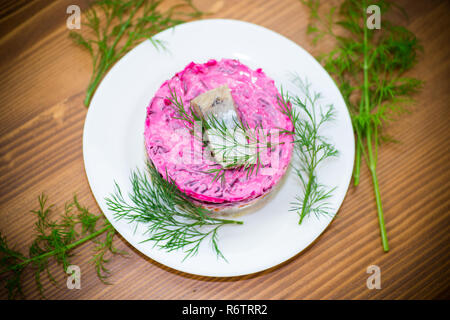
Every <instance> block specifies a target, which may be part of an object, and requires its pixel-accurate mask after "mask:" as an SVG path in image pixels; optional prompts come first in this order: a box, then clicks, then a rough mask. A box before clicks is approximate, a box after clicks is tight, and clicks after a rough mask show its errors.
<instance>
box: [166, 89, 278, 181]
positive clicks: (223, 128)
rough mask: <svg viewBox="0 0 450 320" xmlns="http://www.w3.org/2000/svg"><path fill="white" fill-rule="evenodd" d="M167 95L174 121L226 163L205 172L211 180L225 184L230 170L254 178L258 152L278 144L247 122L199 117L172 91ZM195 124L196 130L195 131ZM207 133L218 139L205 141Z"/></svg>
mask: <svg viewBox="0 0 450 320" xmlns="http://www.w3.org/2000/svg"><path fill="white" fill-rule="evenodd" d="M169 90H170V96H169V97H167V98H166V99H167V100H168V101H169V103H170V105H171V106H172V107H173V109H174V110H175V111H176V115H175V116H174V119H179V120H182V121H183V123H184V125H185V127H186V128H187V129H188V130H189V131H190V133H191V134H192V135H193V136H194V138H195V139H198V140H199V141H201V142H202V143H203V145H204V146H207V145H208V144H209V145H210V146H211V150H214V151H215V152H216V154H215V155H216V156H218V157H220V158H222V159H224V160H226V162H227V164H225V165H224V164H222V165H220V164H217V165H214V168H211V169H209V170H208V171H207V173H214V174H215V175H214V177H213V181H216V180H218V179H221V180H222V181H223V182H224V179H225V172H226V170H229V169H237V170H241V171H244V172H246V175H247V177H249V176H251V175H252V174H255V175H257V174H258V171H259V169H260V167H261V152H263V151H264V150H267V149H270V148H273V147H275V146H277V145H278V144H281V143H279V142H271V141H269V139H268V133H267V132H265V130H264V128H263V127H262V126H257V127H255V128H251V127H250V126H249V125H248V124H247V123H245V122H243V121H239V120H237V119H233V123H232V125H230V124H227V123H226V122H225V121H224V120H223V119H219V118H217V117H215V116H214V115H209V116H207V117H206V118H202V117H200V116H199V115H197V114H196V112H195V111H194V110H193V109H191V108H186V107H185V105H184V103H183V101H182V99H181V98H180V97H178V95H177V93H176V91H175V90H173V89H172V88H169ZM195 124H198V127H199V129H196V128H195ZM204 130H208V135H209V136H215V137H216V138H217V139H213V141H206V139H204V135H203V132H204Z"/></svg>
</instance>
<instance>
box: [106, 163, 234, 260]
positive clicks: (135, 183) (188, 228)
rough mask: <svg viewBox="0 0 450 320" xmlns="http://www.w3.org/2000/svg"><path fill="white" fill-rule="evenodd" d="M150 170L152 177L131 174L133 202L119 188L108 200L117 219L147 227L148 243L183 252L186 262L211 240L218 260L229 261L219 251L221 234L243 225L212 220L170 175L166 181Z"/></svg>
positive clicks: (129, 196)
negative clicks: (227, 229) (218, 236)
mask: <svg viewBox="0 0 450 320" xmlns="http://www.w3.org/2000/svg"><path fill="white" fill-rule="evenodd" d="M147 169H148V174H149V176H150V177H148V176H147V174H146V173H145V172H142V171H140V170H136V171H134V172H133V173H132V174H131V177H130V181H131V184H132V191H131V192H130V193H129V194H128V198H129V201H127V200H126V199H125V197H124V196H123V194H122V191H121V189H120V187H119V186H118V185H117V184H116V190H115V192H114V193H113V194H111V195H110V197H108V198H106V203H107V205H108V208H109V209H110V210H111V211H113V213H114V217H115V219H117V220H121V219H124V220H126V221H128V222H129V223H133V222H134V223H137V224H144V225H145V226H146V228H147V229H146V234H147V235H148V238H147V240H146V241H150V242H153V245H154V246H157V247H158V248H160V249H163V250H165V251H167V252H171V251H176V250H183V252H184V253H185V254H186V255H185V257H184V259H186V258H188V257H191V256H193V255H195V254H196V253H197V252H198V249H199V248H200V245H201V243H202V242H203V241H204V240H206V239H210V241H211V247H212V249H213V251H214V252H215V253H216V255H217V257H220V258H223V259H224V260H225V257H224V256H223V254H222V252H221V251H220V249H219V247H218V243H217V240H218V238H217V231H218V230H219V229H220V228H221V227H223V226H224V225H227V224H242V221H236V220H226V219H219V218H214V217H212V216H211V212H209V211H208V210H207V209H204V208H202V207H200V206H198V205H196V204H194V203H192V202H191V201H189V200H188V199H187V198H186V196H185V195H184V194H183V193H182V192H181V191H180V190H179V189H178V187H177V186H176V185H175V183H174V181H173V180H171V178H170V177H169V176H168V175H167V173H166V178H163V177H162V176H161V175H160V173H159V172H158V171H157V170H156V168H155V167H154V166H153V165H152V164H150V163H148V164H147Z"/></svg>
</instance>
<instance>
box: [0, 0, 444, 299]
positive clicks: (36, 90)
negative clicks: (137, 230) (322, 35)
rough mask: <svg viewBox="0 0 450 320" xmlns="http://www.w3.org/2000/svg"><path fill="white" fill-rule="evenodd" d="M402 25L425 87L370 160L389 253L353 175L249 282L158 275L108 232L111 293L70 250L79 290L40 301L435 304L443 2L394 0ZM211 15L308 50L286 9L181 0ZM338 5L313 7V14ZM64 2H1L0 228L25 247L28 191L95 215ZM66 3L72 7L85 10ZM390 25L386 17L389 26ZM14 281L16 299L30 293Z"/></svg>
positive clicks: (54, 289) (85, 67)
mask: <svg viewBox="0 0 450 320" xmlns="http://www.w3.org/2000/svg"><path fill="white" fill-rule="evenodd" d="M398 2H399V4H401V5H402V6H403V7H405V9H406V11H407V12H408V15H409V20H408V21H407V22H406V23H405V24H406V25H407V26H408V27H409V28H411V29H412V30H413V31H414V32H415V33H416V34H417V36H418V37H419V39H420V40H421V41H422V44H423V45H424V53H423V54H422V55H421V57H420V62H419V64H418V65H417V67H416V68H415V69H414V70H413V71H412V72H411V73H410V75H411V76H415V77H419V78H421V79H423V80H424V81H425V86H424V88H423V90H422V92H421V93H420V94H419V95H418V96H417V97H416V98H417V102H416V104H415V105H414V107H413V112H412V113H411V114H410V115H406V116H404V117H403V118H402V119H401V120H400V121H398V122H396V123H395V124H394V125H392V126H391V127H390V128H389V130H388V133H389V134H390V135H393V136H394V137H395V138H397V139H398V140H400V141H401V143H399V144H392V143H391V144H386V145H384V146H383V147H382V148H381V149H380V154H379V179H380V186H381V190H382V198H383V205H384V209H385V218H386V224H387V231H388V235H389V240H390V245H391V251H390V252H389V253H383V251H382V249H381V244H380V239H379V230H378V223H377V219H376V208H375V203H374V199H373V191H372V186H371V182H370V180H369V178H370V177H369V175H368V172H367V170H366V169H364V170H363V172H362V176H361V185H360V186H358V187H357V188H353V187H351V188H350V190H349V192H348V194H347V196H346V198H345V201H344V203H343V205H342V207H341V209H340V211H339V214H338V217H337V218H336V219H335V220H334V221H333V223H332V224H331V225H330V227H329V228H328V229H327V230H326V232H325V233H324V234H323V235H322V236H320V237H319V238H318V239H317V240H316V241H315V242H314V244H313V245H311V246H310V247H309V248H307V249H306V250H304V251H303V252H302V253H300V254H298V255H297V256H296V257H294V258H292V259H290V260H289V261H287V262H285V263H283V264H282V265H280V266H278V267H275V268H272V269H270V270H266V271H263V272H260V273H258V274H254V275H247V276H243V277H234V278H231V279H228V278H207V277H199V276H192V275H188V274H184V273H181V272H178V271H175V270H172V269H170V268H167V267H165V266H163V265H161V264H159V263H157V262H154V261H152V260H151V259H149V258H147V257H145V256H143V255H142V254H140V253H138V252H137V251H136V250H134V249H133V248H132V247H131V246H130V245H129V244H127V242H126V241H125V240H124V239H123V238H121V237H119V238H118V239H117V241H116V242H117V246H118V248H119V249H122V250H126V251H128V252H129V257H128V258H126V259H125V258H121V257H115V258H114V259H113V261H112V262H111V263H110V265H109V266H110V268H111V272H112V277H111V279H110V280H111V282H113V283H114V284H113V285H112V286H106V285H103V284H102V283H101V282H100V281H99V280H98V278H97V276H96V274H95V271H94V269H93V267H92V265H91V264H90V262H89V259H90V256H91V252H92V249H93V245H92V244H87V245H84V246H82V247H80V248H78V249H77V250H76V256H75V258H74V261H73V262H74V263H76V264H78V265H79V266H80V267H81V270H82V289H81V290H68V289H67V288H66V286H65V279H66V276H65V274H63V272H62V270H61V268H60V267H59V266H56V265H52V266H51V270H54V271H55V274H56V275H57V280H58V281H59V284H58V285H57V286H54V285H52V284H51V283H49V282H48V281H47V280H46V279H45V277H44V287H45V292H46V296H47V297H48V298H50V299H79V298H82V299H320V298H330V299H380V298H383V299H387V298H391V299H417V298H425V299H433V298H440V299H442V298H447V299H448V298H449V297H450V291H449V279H450V272H449V270H450V268H449V261H450V260H449V258H450V254H449V253H450V250H449V249H450V248H449V234H450V232H449V231H450V228H449V227H450V223H449V222H450V220H449V211H450V210H449V209H450V199H449V188H450V183H449V178H450V176H449V172H450V164H449V163H450V161H449V160H450V159H449V151H450V143H449V141H450V135H449V129H448V120H449V119H450V117H449V115H450V114H449V107H448V101H449V100H450V94H449V92H450V90H449V89H450V88H449V71H450V66H449V61H450V59H449V58H450V56H449V53H450V51H449V45H448V39H449V29H450V23H449V20H448V17H447V15H448V12H449V9H450V4H449V2H447V1H435V0H433V1H406V0H402V1H398ZM195 3H196V4H198V6H199V7H200V8H201V9H203V10H212V11H217V13H216V14H214V15H212V16H211V17H220V18H231V19H239V20H244V21H249V22H253V23H256V24H259V25H262V26H264V27H267V28H269V29H272V30H274V31H276V32H279V33H281V34H283V35H284V36H286V37H288V38H290V39H292V40H293V41H295V42H296V43H298V44H300V45H301V46H303V47H304V48H305V49H306V50H308V51H310V52H311V53H312V54H318V53H320V52H323V51H324V50H327V49H328V48H329V47H330V44H329V43H326V42H324V43H320V44H318V45H317V46H313V45H312V44H311V42H310V38H309V37H308V36H307V35H306V32H305V31H306V27H307V23H308V11H307V10H306V8H305V7H303V6H302V5H301V4H300V3H299V1H296V0H283V1H277V0H253V1H240V0H227V1H223V0H220V1H215V2H211V1H207V0H201V1H200V0H199V1H195ZM337 3H339V1H327V2H326V3H325V4H324V9H325V10H326V9H327V8H328V7H330V6H331V5H335V4H337ZM69 4H72V2H71V1H65V0H61V1H56V2H48V1H43V0H34V1H32V2H25V1H17V2H11V1H9V2H5V3H4V5H2V6H1V7H0V30H1V31H0V36H1V38H0V72H1V75H2V77H1V78H0V106H1V107H0V108H1V113H0V214H1V218H0V230H1V232H2V234H4V235H5V236H7V237H8V239H9V242H10V243H11V244H14V245H15V247H17V248H18V249H21V250H26V248H27V246H28V245H29V244H30V242H31V239H32V232H31V231H32V229H33V224H34V218H33V216H32V215H31V214H30V213H29V210H31V209H35V208H36V205H37V196H38V195H39V194H40V193H41V192H46V193H47V194H48V195H49V196H50V201H51V202H52V203H56V204H57V208H59V209H62V208H63V205H64V203H65V202H66V201H68V200H70V199H71V197H72V195H73V194H74V193H75V192H76V193H77V194H78V197H79V200H80V202H82V203H85V204H87V205H88V206H89V207H90V208H91V209H92V210H94V211H99V208H98V206H97V204H96V202H95V199H94V198H93V196H92V194H91V192H90V189H89V185H88V182H87V179H86V175H85V173H84V164H83V155H82V133H83V125H84V119H85V116H86V108H85V107H84V106H83V104H82V102H83V98H84V93H85V88H86V85H87V82H88V80H89V76H90V66H91V61H90V57H89V55H88V54H87V53H86V52H84V51H83V50H81V49H80V48H78V47H77V46H75V45H74V44H73V43H72V42H71V40H70V39H68V30H67V29H66V26H65V19H66V13H65V8H66V7H67V6H68V5H69ZM80 5H82V6H86V5H87V1H81V2H80ZM398 18H400V17H398ZM372 264H376V265H379V266H380V268H381V274H382V289H381V290H368V289H367V287H366V279H367V277H368V274H367V273H366V268H367V267H368V266H369V265H372ZM33 282H34V279H33V275H32V274H31V273H29V272H28V273H26V274H25V277H24V290H25V295H26V296H27V298H31V299H38V298H40V296H39V293H38V291H37V290H36V287H35V285H34V283H33ZM5 297H6V292H5V290H3V289H1V290H0V298H5Z"/></svg>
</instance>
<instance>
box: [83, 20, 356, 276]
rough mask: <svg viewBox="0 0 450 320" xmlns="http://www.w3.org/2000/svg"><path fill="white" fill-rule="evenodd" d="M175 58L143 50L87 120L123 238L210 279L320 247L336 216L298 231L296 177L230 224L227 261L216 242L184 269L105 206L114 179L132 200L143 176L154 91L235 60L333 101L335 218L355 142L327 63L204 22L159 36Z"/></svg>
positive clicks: (112, 74) (96, 185)
mask: <svg viewBox="0 0 450 320" xmlns="http://www.w3.org/2000/svg"><path fill="white" fill-rule="evenodd" d="M155 38H156V39H158V40H161V41H164V43H165V45H166V47H167V50H166V51H164V50H156V49H155V47H154V46H153V45H152V44H151V43H150V41H145V42H143V43H142V44H140V45H138V46H137V47H136V48H134V49H133V50H132V51H131V52H129V53H128V54H127V55H126V56H125V57H123V58H122V59H121V60H120V61H119V62H117V63H116V64H115V66H114V67H113V68H112V69H111V70H110V71H109V73H108V74H107V75H106V77H105V78H104V79H103V81H102V83H101V84H100V86H99V87H98V89H97V91H96V93H95V95H94V97H93V99H92V102H91V105H90V107H89V111H88V113H87V116H86V122H85V126H84V136H83V154H84V163H85V168H86V174H87V177H88V180H89V184H90V186H91V189H92V192H93V194H94V196H95V198H96V200H97V202H98V204H99V205H100V208H101V209H102V210H103V213H104V214H105V216H106V217H107V218H108V220H109V221H110V222H111V223H112V224H113V226H114V227H115V228H116V230H117V231H118V232H119V233H120V234H121V235H122V236H123V237H124V238H125V239H126V240H127V241H128V242H129V243H130V244H131V245H132V246H134V247H135V248H136V249H138V250H139V251H141V252H142V253H143V254H145V255H147V256H148V257H150V258H152V259H153V260H155V261H158V262H159V263H162V264H164V265H166V266H169V267H171V268H174V269H177V270H180V271H183V272H187V273H191V274H197V275H203V276H218V277H229V276H238V275H244V274H249V273H254V272H258V271H262V270H264V269H267V268H270V267H273V266H276V265H278V264H280V263H282V262H283V261H286V260H288V259H289V258H291V257H293V256H295V255H296V254H298V253H299V252H300V251H302V250H303V249H304V248H306V247H307V246H308V245H309V244H310V243H312V242H313V241H314V239H316V238H317V237H318V236H319V235H320V234H321V233H322V232H323V231H324V230H325V228H326V227H327V226H328V224H329V223H330V221H331V220H332V217H319V218H316V217H315V216H313V215H311V216H310V217H308V218H306V219H304V221H303V223H302V224H301V225H299V224H298V220H299V217H298V214H297V213H295V212H292V211H289V209H290V207H291V204H290V203H291V202H292V201H294V198H295V196H297V195H299V194H300V192H302V189H301V187H300V184H299V182H298V181H297V179H296V178H295V174H293V171H292V170H290V171H289V172H288V176H287V179H285V180H284V182H283V184H282V186H281V188H280V189H279V191H278V192H276V193H275V194H274V195H273V196H272V197H270V200H269V201H268V202H267V203H266V204H265V205H264V206H263V207H262V208H259V209H257V210H256V211H254V212H251V213H249V214H246V215H243V216H241V217H239V218H238V219H240V220H242V221H243V222H244V224H243V225H230V226H224V227H223V228H221V229H220V231H219V247H220V249H221V251H222V253H223V255H224V256H225V257H226V259H227V261H224V260H223V259H220V258H217V256H216V254H215V253H214V251H213V250H212V249H211V245H210V243H209V241H206V242H205V243H203V244H202V245H201V246H200V249H199V252H198V253H197V255H195V256H193V257H190V258H188V259H186V260H184V261H183V258H184V257H185V253H183V252H182V251H176V252H170V253H168V252H166V251H164V250H160V249H158V248H157V247H154V246H153V244H152V243H150V242H142V241H143V240H145V239H146V237H145V235H143V233H144V231H145V230H146V229H145V225H140V226H139V227H138V228H137V230H135V225H134V224H128V223H127V222H126V221H124V220H120V221H116V220H115V219H114V217H113V214H112V212H111V211H110V210H108V207H107V205H106V201H105V198H106V197H108V196H109V195H110V194H111V193H112V192H113V191H114V181H116V182H117V183H118V184H119V186H120V187H121V189H122V192H123V193H124V194H127V193H128V191H129V190H130V189H131V184H130V181H129V177H130V173H131V171H132V170H134V169H136V168H140V169H144V168H145V161H146V160H145V159H146V154H145V149H144V147H143V145H144V137H143V132H144V121H145V117H146V107H147V105H148V104H149V102H150V100H151V99H152V97H153V95H154V93H155V92H156V90H157V89H158V88H159V87H160V85H161V84H162V83H163V82H164V81H165V80H167V79H169V78H171V77H172V76H173V75H174V74H175V73H176V72H178V71H180V70H182V69H183V68H184V67H185V66H186V65H187V64H188V63H190V62H191V61H194V62H196V63H203V62H206V61H207V60H209V59H221V58H234V59H239V60H240V61H241V62H242V63H244V64H246V65H248V66H249V67H250V68H253V69H256V68H262V69H263V70H264V72H265V73H266V74H267V75H268V76H269V77H271V78H272V79H274V80H275V83H276V85H277V87H280V85H283V88H285V89H286V88H288V89H290V88H291V87H290V85H289V83H290V80H291V75H292V72H296V73H297V74H298V75H299V76H300V77H302V78H305V77H306V78H307V79H308V81H309V82H310V83H311V85H312V89H313V90H316V91H320V92H321V93H322V96H323V103H324V104H328V103H332V104H334V106H335V109H336V113H337V116H336V120H335V121H334V122H333V123H332V124H330V125H328V126H327V127H326V129H325V130H324V131H323V132H322V134H324V135H326V136H328V137H329V138H330V140H331V141H332V142H333V143H334V144H335V146H336V148H337V149H338V150H339V156H338V157H337V158H333V159H332V160H330V161H327V162H324V163H323V165H322V166H321V167H320V168H319V170H318V178H319V181H320V182H321V183H323V184H325V185H327V186H330V187H336V189H335V191H334V192H333V197H332V198H331V199H330V201H329V202H330V204H331V206H332V208H334V211H333V213H336V212H337V210H338V209H339V206H340V205H341V203H342V201H343V199H344V196H345V193H346V192H347V188H348V185H349V182H350V178H351V173H352V168H353V160H354V138H353V132H352V126H351V121H350V117H349V114H348V112H347V109H346V106H345V103H344V100H343V98H342V96H341V94H340V92H339V90H338V89H337V87H336V85H335V84H334V82H333V80H332V79H331V78H330V76H329V75H328V73H327V72H326V71H325V70H324V69H323V68H322V67H321V66H320V64H319V63H318V62H317V61H316V60H315V59H314V58H313V57H312V56H311V55H310V54H309V53H307V52H306V51H305V50H304V49H302V48H301V47H300V46H298V45H297V44H295V43H294V42H292V41H290V40H288V39H287V38H285V37H283V36H281V35H279V34H277V33H275V32H273V31H271V30H268V29H265V28H263V27H260V26H257V25H254V24H250V23H246V22H241V21H235V20H222V19H217V20H216V19H214V20H201V21H196V22H190V23H186V24H182V25H180V26H177V27H175V28H174V29H169V30H165V31H163V32H161V33H159V34H158V35H156V36H155Z"/></svg>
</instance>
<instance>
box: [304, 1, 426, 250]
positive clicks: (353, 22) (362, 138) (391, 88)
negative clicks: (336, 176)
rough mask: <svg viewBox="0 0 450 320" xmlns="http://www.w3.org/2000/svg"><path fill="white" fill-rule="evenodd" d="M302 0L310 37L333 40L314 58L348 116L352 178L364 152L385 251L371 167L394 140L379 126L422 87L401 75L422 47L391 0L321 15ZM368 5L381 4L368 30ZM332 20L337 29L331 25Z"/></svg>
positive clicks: (354, 4) (400, 110)
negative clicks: (393, 16)
mask: <svg viewBox="0 0 450 320" xmlns="http://www.w3.org/2000/svg"><path fill="white" fill-rule="evenodd" d="M302 2H303V3H304V4H306V5H307V6H308V7H309V9H310V10H311V11H310V12H311V24H310V26H309V27H308V33H310V34H313V35H314V41H315V42H316V41H317V40H319V39H321V38H322V37H324V36H329V37H331V38H332V39H334V40H335V42H336V45H335V47H334V48H333V49H331V51H329V52H328V53H326V54H323V55H321V56H320V57H319V60H320V61H321V62H322V64H323V65H324V67H325V68H326V70H327V71H328V72H330V74H331V75H332V76H334V78H335V80H336V82H337V84H338V85H339V88H340V90H341V92H342V95H343V96H344V99H345V101H346V104H347V107H348V109H349V112H350V115H351V117H352V123H353V128H354V131H355V135H356V138H357V139H356V158H355V167H354V171H353V180H354V184H355V186H356V185H358V184H359V177H360V170H361V160H362V158H364V159H365V161H366V163H367V166H368V168H369V171H370V174H371V178H372V184H373V187H374V194H375V201H376V206H377V212H378V221H379V225H380V233H381V240H382V245H383V249H384V251H389V245H388V240H387V234H386V227H385V223H384V215H383V209H382V203H381V194H380V188H379V183H378V177H377V171H376V168H377V160H378V148H379V145H380V143H381V142H382V141H383V140H391V141H392V140H393V139H392V138H391V137H388V136H386V135H385V134H384V133H383V128H384V127H385V126H386V124H388V123H390V122H392V121H393V120H396V119H398V115H399V114H402V113H404V112H406V111H408V109H407V108H406V104H405V103H410V102H411V101H412V99H411V95H412V94H414V93H416V92H417V91H418V90H419V89H420V88H421V85H422V81H420V80H418V79H416V78H412V77H407V76H404V73H405V72H406V71H408V70H410V69H411V68H412V67H413V66H414V65H415V64H416V62H417V56H418V52H419V51H421V50H422V47H421V45H420V44H419V41H418V40H417V38H416V36H415V35H414V34H413V33H412V32H411V31H409V30H408V29H407V28H405V27H403V26H400V25H396V24H394V23H393V22H392V21H389V20H388V19H387V18H386V13H388V12H389V11H390V10H391V9H392V8H397V9H400V10H401V12H402V13H404V10H402V9H401V8H399V7H398V6H397V5H395V4H394V3H391V2H388V1H384V0H376V1H371V2H370V3H369V2H367V1H365V0H363V1H357V0H345V1H343V2H342V4H341V6H340V8H339V14H338V18H336V17H334V11H335V10H334V9H331V10H332V11H330V12H329V13H328V14H327V15H326V18H325V19H322V18H321V17H320V16H319V14H318V8H319V1H318V0H303V1H302ZM368 5H377V6H378V7H379V8H380V11H381V16H382V18H381V29H379V30H377V29H373V30H370V29H368V28H367V26H366V21H367V18H368V16H367V11H366V10H367V7H368ZM336 26H338V27H339V28H340V31H342V32H339V31H338V32H336V31H334V27H336Z"/></svg>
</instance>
